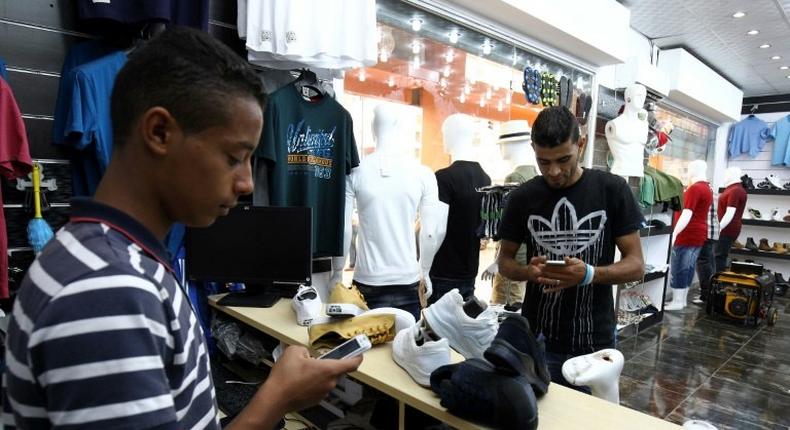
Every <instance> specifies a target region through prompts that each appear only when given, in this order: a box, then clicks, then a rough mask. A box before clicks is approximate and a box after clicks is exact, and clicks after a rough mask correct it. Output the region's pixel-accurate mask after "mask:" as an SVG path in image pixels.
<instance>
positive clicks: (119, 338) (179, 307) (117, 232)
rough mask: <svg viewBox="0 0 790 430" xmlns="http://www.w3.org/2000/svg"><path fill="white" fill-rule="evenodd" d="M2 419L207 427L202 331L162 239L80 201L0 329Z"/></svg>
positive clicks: (211, 409) (211, 413)
mask: <svg viewBox="0 0 790 430" xmlns="http://www.w3.org/2000/svg"><path fill="white" fill-rule="evenodd" d="M5 358H6V364H7V366H6V371H5V373H4V375H3V386H4V390H3V391H4V395H3V404H4V408H3V409H4V414H3V424H4V425H5V427H6V428H13V427H18V428H25V429H27V428H30V429H38V428H42V429H44V428H101V429H109V428H124V429H143V428H146V429H147V428H163V429H168V428H173V429H175V428H178V429H192V428H196V429H198V428H219V418H218V416H217V408H216V401H215V395H214V386H213V384H212V381H211V372H210V369H209V359H208V352H207V350H206V344H205V339H204V337H203V331H202V329H201V328H200V324H198V322H197V319H196V317H195V314H194V312H193V311H192V308H191V305H190V303H189V301H188V298H187V296H186V294H185V293H184V292H183V290H182V288H181V287H180V285H179V284H178V282H177V281H176V279H175V277H174V276H173V273H172V270H171V269H170V268H169V266H168V259H167V252H166V251H165V249H164V247H163V246H162V244H161V243H160V242H159V241H158V240H157V239H156V238H155V237H154V236H153V234H152V233H150V232H149V231H148V230H147V229H145V228H144V227H143V226H142V225H141V224H139V223H138V222H136V221H135V220H133V219H132V218H131V217H129V216H127V215H126V214H124V213H122V212H120V211H118V210H115V209H113V208H110V207H108V206H104V205H101V204H99V203H96V202H92V201H90V200H84V199H75V200H74V201H73V203H72V218H71V222H69V223H68V224H67V225H66V226H65V227H64V228H63V229H61V230H60V231H59V232H58V233H57V234H56V236H55V238H54V239H53V240H52V241H51V242H50V243H49V244H48V245H47V247H46V248H45V249H44V251H43V252H42V253H41V255H39V257H38V258H37V259H36V260H35V261H34V262H33V265H32V266H31V267H30V270H29V271H28V274H27V276H26V278H25V280H24V282H23V283H22V286H21V288H20V290H19V294H18V296H17V300H16V303H15V304H14V309H13V313H12V316H11V320H10V324H9V326H8V345H7V350H6V355H5Z"/></svg>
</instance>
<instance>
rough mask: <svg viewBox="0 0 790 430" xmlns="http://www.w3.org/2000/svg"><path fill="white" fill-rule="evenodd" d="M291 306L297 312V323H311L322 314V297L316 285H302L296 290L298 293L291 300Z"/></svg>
mask: <svg viewBox="0 0 790 430" xmlns="http://www.w3.org/2000/svg"><path fill="white" fill-rule="evenodd" d="M291 307H292V308H293V310H294V312H295V313H296V323H297V324H299V325H310V323H311V322H312V321H313V320H315V319H316V318H317V317H319V316H320V315H321V308H322V303H321V297H319V296H318V291H317V290H316V289H315V287H314V286H312V285H310V286H307V285H301V286H299V289H298V290H296V295H295V296H294V299H293V301H291Z"/></svg>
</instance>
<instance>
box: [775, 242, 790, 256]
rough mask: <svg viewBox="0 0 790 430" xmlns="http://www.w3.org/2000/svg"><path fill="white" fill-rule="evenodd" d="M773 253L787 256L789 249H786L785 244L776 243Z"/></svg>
mask: <svg viewBox="0 0 790 430" xmlns="http://www.w3.org/2000/svg"><path fill="white" fill-rule="evenodd" d="M772 251H773V252H775V253H777V254H786V253H787V248H785V244H784V243H780V242H774V247H773V249H772Z"/></svg>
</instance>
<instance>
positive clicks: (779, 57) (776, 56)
mask: <svg viewBox="0 0 790 430" xmlns="http://www.w3.org/2000/svg"><path fill="white" fill-rule="evenodd" d="M771 59H772V60H781V59H782V57H781V56H780V55H774V56H773V57H771Z"/></svg>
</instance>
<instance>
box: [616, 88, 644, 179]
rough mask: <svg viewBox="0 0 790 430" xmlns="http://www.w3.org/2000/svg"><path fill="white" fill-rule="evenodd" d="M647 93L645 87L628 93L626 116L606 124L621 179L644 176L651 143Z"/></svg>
mask: <svg viewBox="0 0 790 430" xmlns="http://www.w3.org/2000/svg"><path fill="white" fill-rule="evenodd" d="M646 95H647V90H646V89H645V87H644V86H642V85H638V84H635V85H632V86H630V87H628V88H627V89H626V92H625V97H626V104H625V109H624V110H623V113H622V114H621V115H620V116H618V117H617V118H615V119H613V120H611V121H609V122H608V123H606V140H607V142H608V144H609V149H610V150H611V152H612V157H613V158H614V163H613V164H612V173H614V174H615V175H620V176H638V177H642V176H644V160H643V157H644V146H645V142H646V141H647V131H648V124H647V112H646V111H645V110H644V109H642V106H643V105H644V103H645V97H646Z"/></svg>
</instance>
